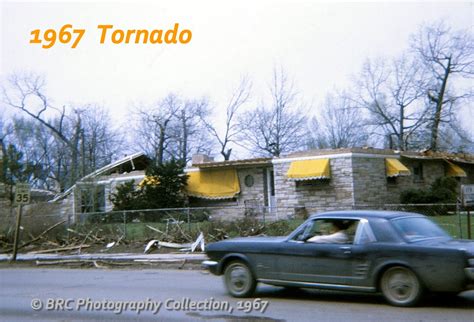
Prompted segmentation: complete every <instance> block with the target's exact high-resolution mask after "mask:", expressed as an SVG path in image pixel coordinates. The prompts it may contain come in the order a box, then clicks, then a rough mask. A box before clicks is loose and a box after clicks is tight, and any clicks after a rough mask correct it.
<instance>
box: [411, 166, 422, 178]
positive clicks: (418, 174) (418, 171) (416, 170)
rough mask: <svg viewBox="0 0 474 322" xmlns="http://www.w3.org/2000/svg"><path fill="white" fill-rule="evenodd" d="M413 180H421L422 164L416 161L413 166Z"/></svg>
mask: <svg viewBox="0 0 474 322" xmlns="http://www.w3.org/2000/svg"><path fill="white" fill-rule="evenodd" d="M413 180H414V181H415V182H421V181H423V164H421V163H418V164H415V165H414V166H413Z"/></svg>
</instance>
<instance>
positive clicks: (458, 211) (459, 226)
mask: <svg viewBox="0 0 474 322" xmlns="http://www.w3.org/2000/svg"><path fill="white" fill-rule="evenodd" d="M456 212H457V213H458V228H459V238H460V239H462V222H461V210H460V202H459V199H458V200H457V201H456Z"/></svg>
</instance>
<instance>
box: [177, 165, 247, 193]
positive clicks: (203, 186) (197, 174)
mask: <svg viewBox="0 0 474 322" xmlns="http://www.w3.org/2000/svg"><path fill="white" fill-rule="evenodd" d="M187 174H188V175H189V178H188V185H187V187H186V190H187V192H188V195H189V196H192V197H197V198H203V199H230V198H234V197H235V195H237V194H238V193H239V192H240V185H239V178H238V176H237V171H236V170H235V169H219V170H199V171H193V172H188V173H187Z"/></svg>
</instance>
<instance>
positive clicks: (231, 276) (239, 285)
mask: <svg viewBox="0 0 474 322" xmlns="http://www.w3.org/2000/svg"><path fill="white" fill-rule="evenodd" d="M224 283H225V286H226V288H227V291H228V292H229V294H230V295H232V296H233V297H249V296H251V295H252V294H253V293H254V291H255V288H256V286H257V281H256V280H255V277H254V276H253V274H252V271H251V270H250V268H249V267H248V265H247V264H246V263H244V262H242V261H233V262H231V263H229V265H227V266H226V268H225V271H224Z"/></svg>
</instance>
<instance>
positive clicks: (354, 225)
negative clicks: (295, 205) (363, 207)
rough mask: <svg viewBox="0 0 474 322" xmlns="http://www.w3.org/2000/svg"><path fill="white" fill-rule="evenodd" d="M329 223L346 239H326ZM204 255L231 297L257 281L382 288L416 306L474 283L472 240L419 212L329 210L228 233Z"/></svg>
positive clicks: (396, 301)
mask: <svg viewBox="0 0 474 322" xmlns="http://www.w3.org/2000/svg"><path fill="white" fill-rule="evenodd" d="M334 226H338V227H339V228H340V227H342V228H343V229H344V230H343V231H342V233H343V234H344V238H338V239H335V240H331V238H330V235H331V234H334V231H332V229H333V228H331V227H334ZM337 234H339V237H341V231H338V232H337ZM325 235H326V236H329V238H326V237H325V238H313V237H315V236H325ZM315 241H319V242H315ZM206 253H207V255H208V257H209V260H207V261H204V262H203V267H205V268H207V269H209V270H210V271H211V272H212V273H213V274H215V275H224V281H225V285H226V287H227V290H228V292H229V293H230V294H231V295H232V296H235V297H248V296H251V295H252V294H253V292H254V291H255V288H256V285H257V282H261V283H265V284H270V285H276V286H284V287H301V288H322V289H333V290H347V291H361V292H381V293H382V294H383V295H384V297H385V298H386V300H387V301H388V302H389V303H391V304H393V305H396V306H413V305H415V304H416V303H417V302H418V301H419V300H420V298H421V297H422V295H423V294H425V293H426V292H446V293H451V294H452V293H459V292H462V291H465V290H468V289H473V287H474V242H473V241H469V240H455V239H453V238H451V237H450V236H449V235H448V234H447V233H446V232H444V231H443V230H442V229H441V228H440V227H439V226H437V225H436V224H435V223H433V222H432V221H431V220H430V219H428V218H427V217H425V216H423V215H421V214H416V213H407V212H394V211H335V212H326V213H321V214H316V215H313V216H311V217H310V218H309V219H308V220H307V221H306V222H304V223H303V224H302V225H301V226H300V227H298V228H297V229H296V230H295V231H294V232H293V233H291V234H290V235H289V236H287V237H247V238H235V239H229V240H224V241H220V242H216V243H212V244H210V245H209V246H208V247H207V249H206Z"/></svg>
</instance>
